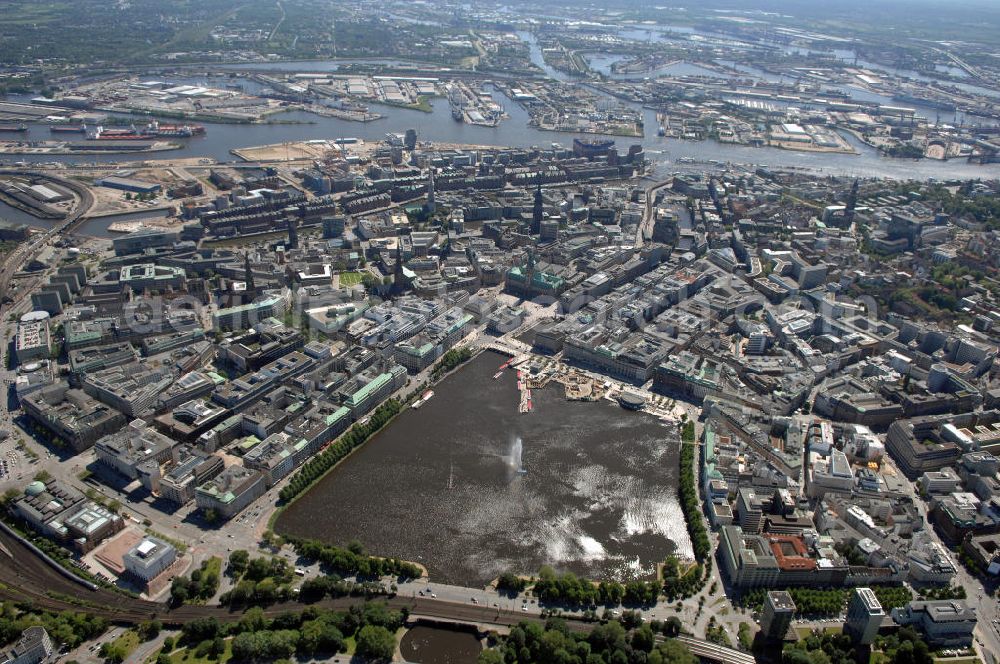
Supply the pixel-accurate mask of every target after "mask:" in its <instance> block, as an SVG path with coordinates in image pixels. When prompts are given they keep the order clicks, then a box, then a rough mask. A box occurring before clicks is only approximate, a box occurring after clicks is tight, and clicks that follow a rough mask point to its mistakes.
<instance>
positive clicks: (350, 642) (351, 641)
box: [343, 634, 358, 657]
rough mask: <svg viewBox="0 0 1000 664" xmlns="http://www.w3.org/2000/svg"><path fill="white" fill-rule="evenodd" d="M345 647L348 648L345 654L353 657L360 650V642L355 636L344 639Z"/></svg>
mask: <svg viewBox="0 0 1000 664" xmlns="http://www.w3.org/2000/svg"><path fill="white" fill-rule="evenodd" d="M344 645H345V646H346V647H347V652H346V653H343V654H345V655H348V656H351V657H353V656H354V653H355V652H357V650H358V640H357V639H356V638H354V635H353V634H351V635H350V636H347V637H344Z"/></svg>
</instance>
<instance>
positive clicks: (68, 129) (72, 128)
mask: <svg viewBox="0 0 1000 664" xmlns="http://www.w3.org/2000/svg"><path fill="white" fill-rule="evenodd" d="M49 131H50V132H52V133H53V134H86V133H87V125H85V124H82V125H52V126H51V127H49Z"/></svg>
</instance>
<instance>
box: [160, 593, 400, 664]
mask: <svg viewBox="0 0 1000 664" xmlns="http://www.w3.org/2000/svg"><path fill="white" fill-rule="evenodd" d="M405 620H406V614H405V612H401V611H394V610H390V609H388V608H387V607H386V606H385V605H384V604H379V603H375V602H369V603H366V604H364V605H356V606H352V607H351V608H350V610H348V611H331V610H327V609H321V608H319V607H309V608H307V609H305V610H304V611H302V612H299V613H296V612H288V613H283V614H280V615H278V616H277V617H275V618H273V619H271V618H268V617H267V616H265V615H264V612H263V611H262V610H261V609H260V608H259V607H254V608H251V609H249V610H248V611H247V612H246V613H245V614H243V617H242V618H241V619H240V620H239V622H235V623H232V624H229V625H222V624H220V623H219V622H218V621H217V620H216V619H215V618H199V619H197V620H193V621H191V622H188V623H187V624H185V625H184V626H183V627H182V628H181V633H180V635H179V637H178V639H177V642H176V644H175V643H174V642H173V641H171V642H170V643H168V644H165V645H164V648H163V650H162V651H161V653H160V658H162V657H164V656H167V657H169V653H170V652H171V651H172V649H173V648H174V646H175V645H177V646H187V647H188V648H190V649H194V650H198V649H205V650H209V651H215V652H221V651H223V650H224V649H225V644H224V642H223V641H224V639H226V638H232V655H233V660H234V661H236V662H263V661H275V660H280V659H284V658H290V657H292V656H295V655H298V656H300V657H305V658H311V657H316V656H317V655H333V654H337V653H342V652H345V651H346V650H347V646H346V643H347V639H349V638H352V637H353V638H354V640H355V643H356V652H357V654H358V655H360V656H361V657H363V658H366V659H368V660H374V661H388V660H390V659H391V658H392V656H393V653H394V652H395V650H396V637H395V633H396V630H398V629H399V628H400V627H401V626H402V625H403V622H404V621H405ZM160 658H158V662H159V661H160Z"/></svg>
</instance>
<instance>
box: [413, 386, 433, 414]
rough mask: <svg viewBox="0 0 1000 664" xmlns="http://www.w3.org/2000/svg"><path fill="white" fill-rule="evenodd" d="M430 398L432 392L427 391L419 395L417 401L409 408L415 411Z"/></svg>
mask: <svg viewBox="0 0 1000 664" xmlns="http://www.w3.org/2000/svg"><path fill="white" fill-rule="evenodd" d="M432 396H434V390H427V391H426V392H424V393H423V394H421V395H420V398H419V399H417V400H416V401H414V402H413V405H412V406H411V408H413V409H414V410H416V409H417V408H420V407H421V406H423V405H424V404H425V403H427V402H428V401H430V399H431V397H432Z"/></svg>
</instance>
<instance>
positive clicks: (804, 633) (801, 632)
mask: <svg viewBox="0 0 1000 664" xmlns="http://www.w3.org/2000/svg"><path fill="white" fill-rule="evenodd" d="M814 629H815V628H813V627H796V628H795V634H796V636H798V637H799V640H802V639H804V638H806V637H808V636H809V635H810V634H812V633H813V630H814ZM823 631H824V632H826V633H828V634H840V633H841V632H842V631H844V628H843V626H842V625H831V626H830V627H824V628H823ZM874 654H875V653H873V655H874ZM870 664H878V663H877V662H875V661H874V660H872V662H871V663H870Z"/></svg>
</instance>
